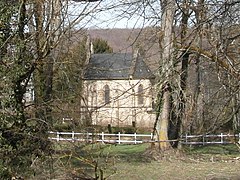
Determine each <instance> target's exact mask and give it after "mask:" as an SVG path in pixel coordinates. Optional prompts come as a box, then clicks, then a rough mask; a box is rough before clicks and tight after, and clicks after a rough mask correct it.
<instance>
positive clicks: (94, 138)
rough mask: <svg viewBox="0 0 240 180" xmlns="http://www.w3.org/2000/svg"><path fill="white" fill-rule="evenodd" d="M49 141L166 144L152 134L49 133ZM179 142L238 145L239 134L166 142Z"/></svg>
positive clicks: (194, 137)
mask: <svg viewBox="0 0 240 180" xmlns="http://www.w3.org/2000/svg"><path fill="white" fill-rule="evenodd" d="M49 139H50V140H54V141H71V142H88V143H95V142H102V143H110V144H123V143H125V144H140V143H150V142H166V141H158V140H153V134H152V133H151V134H137V133H134V134H123V133H120V132H119V133H117V134H108V133H104V132H102V133H88V132H85V133H77V132H74V131H73V132H52V131H50V132H49ZM176 141H178V142H180V143H182V144H186V145H206V144H231V143H240V133H239V134H223V133H221V134H217V135H215V134H204V135H188V134H185V135H182V136H181V138H179V139H176V140H168V142H176Z"/></svg>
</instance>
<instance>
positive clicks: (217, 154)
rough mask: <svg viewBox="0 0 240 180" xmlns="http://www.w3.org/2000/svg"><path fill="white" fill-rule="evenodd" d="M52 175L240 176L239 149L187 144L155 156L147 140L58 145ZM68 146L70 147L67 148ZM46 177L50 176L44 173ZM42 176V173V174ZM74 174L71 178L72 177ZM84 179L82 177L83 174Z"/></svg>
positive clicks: (125, 178) (128, 178)
mask: <svg viewBox="0 0 240 180" xmlns="http://www.w3.org/2000/svg"><path fill="white" fill-rule="evenodd" d="M55 147H56V148H57V149H58V150H61V148H63V149H64V151H63V152H62V153H58V154H56V155H55V156H54V159H55V162H54V167H58V168H55V170H54V173H52V179H73V177H75V178H76V177H78V178H79V176H80V174H85V176H92V177H95V175H98V176H101V175H102V177H104V178H106V179H110V180H118V179H119V180H134V179H136V180H141V179H143V180H145V179H147V180H148V179H149V180H151V179H153V180H155V179H156V180H158V179H163V180H164V179H166V180H167V179H214V178H215V179H236V180H237V179H240V153H239V150H238V149H237V147H235V146H234V145H215V146H199V147H191V148H190V147H185V148H184V151H183V152H180V153H179V152H178V153H173V152H172V154H171V153H170V154H168V155H167V157H166V158H165V157H162V156H161V155H159V158H155V159H152V158H151V156H150V155H149V154H150V153H151V151H146V149H147V148H148V147H149V145H148V144H139V145H103V144H100V143H99V144H94V145H85V146H82V145H81V146H79V145H77V144H72V143H65V144H64V145H63V144H58V145H56V146H55ZM65 149H68V151H65ZM44 175H45V176H43V179H48V178H47V177H48V176H47V174H44ZM38 177H39V178H36V177H35V178H33V179H40V177H41V178H42V176H41V175H40V174H39V176H38ZM69 177H71V178H69ZM80 179H81V178H80Z"/></svg>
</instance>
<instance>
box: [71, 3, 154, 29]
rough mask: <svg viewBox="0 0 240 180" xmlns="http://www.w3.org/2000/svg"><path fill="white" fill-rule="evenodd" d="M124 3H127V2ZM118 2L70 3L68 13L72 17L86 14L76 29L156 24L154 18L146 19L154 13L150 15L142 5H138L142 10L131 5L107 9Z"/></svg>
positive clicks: (140, 26)
mask: <svg viewBox="0 0 240 180" xmlns="http://www.w3.org/2000/svg"><path fill="white" fill-rule="evenodd" d="M125 1H126V2H127V0H125ZM118 2H119V1H116V0H105V1H100V2H94V3H82V2H81V3H79V2H78V3H76V2H72V3H71V6H70V8H69V12H70V14H72V15H77V14H79V13H85V14H87V18H84V19H83V20H81V21H80V22H79V24H78V25H77V27H86V28H94V29H96V28H103V29H108V28H142V27H145V26H150V25H151V24H153V23H156V22H155V21H154V18H146V17H148V16H149V17H150V16H151V17H154V16H153V15H154V13H151V11H149V10H148V9H147V8H146V7H145V6H144V5H142V4H140V5H139V7H141V6H144V8H143V9H144V10H142V9H141V8H139V9H137V8H136V6H134V5H132V4H129V5H128V6H122V7H121V6H117V7H115V8H108V7H114V6H116V3H118ZM106 9H107V10H106ZM146 12H148V14H146ZM149 12H150V13H149ZM143 16H144V17H143Z"/></svg>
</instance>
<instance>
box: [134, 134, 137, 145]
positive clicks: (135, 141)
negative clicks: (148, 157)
mask: <svg viewBox="0 0 240 180" xmlns="http://www.w3.org/2000/svg"><path fill="white" fill-rule="evenodd" d="M134 144H137V135H136V132H135V133H134Z"/></svg>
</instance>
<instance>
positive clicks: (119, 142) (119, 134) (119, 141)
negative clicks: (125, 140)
mask: <svg viewBox="0 0 240 180" xmlns="http://www.w3.org/2000/svg"><path fill="white" fill-rule="evenodd" d="M120 137H121V133H120V132H118V144H121V138H120Z"/></svg>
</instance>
